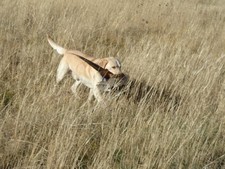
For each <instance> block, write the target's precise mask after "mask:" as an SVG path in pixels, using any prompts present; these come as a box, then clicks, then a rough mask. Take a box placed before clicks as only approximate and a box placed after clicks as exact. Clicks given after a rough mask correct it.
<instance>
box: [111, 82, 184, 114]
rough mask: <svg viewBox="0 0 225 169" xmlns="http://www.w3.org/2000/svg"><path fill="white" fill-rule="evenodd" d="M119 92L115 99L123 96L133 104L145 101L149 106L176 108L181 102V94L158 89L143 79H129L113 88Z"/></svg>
mask: <svg viewBox="0 0 225 169" xmlns="http://www.w3.org/2000/svg"><path fill="white" fill-rule="evenodd" d="M118 92H119V93H120V94H119V95H118V96H119V97H117V101H118V100H119V99H120V98H121V97H123V98H125V99H126V100H128V102H132V103H134V104H139V103H143V102H144V103H146V104H148V106H149V107H155V106H163V107H165V108H166V109H167V110H171V109H173V110H176V109H177V108H178V107H179V106H180V104H181V96H180V95H179V94H177V93H176V91H172V90H171V89H166V88H164V89H160V88H157V87H155V86H151V85H149V84H148V83H146V82H145V81H139V80H136V79H131V80H129V81H128V83H127V85H126V86H121V87H120V88H117V89H115V90H114V94H117V93H118Z"/></svg>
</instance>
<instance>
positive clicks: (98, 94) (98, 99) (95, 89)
mask: <svg viewBox="0 0 225 169" xmlns="http://www.w3.org/2000/svg"><path fill="white" fill-rule="evenodd" d="M92 90H93V94H94V96H95V98H96V99H97V101H98V102H101V101H102V96H101V93H100V91H99V89H98V87H97V86H96V87H94V88H93V89H92Z"/></svg>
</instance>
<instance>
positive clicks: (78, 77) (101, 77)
mask: <svg viewBox="0 0 225 169" xmlns="http://www.w3.org/2000/svg"><path fill="white" fill-rule="evenodd" d="M47 39H48V42H49V44H50V45H51V47H52V48H53V49H55V50H56V51H57V52H58V53H59V54H60V55H63V57H62V59H61V61H60V63H59V66H58V69H57V76H56V81H57V83H59V82H60V81H61V80H62V79H63V77H64V76H65V74H66V73H67V72H68V71H69V70H71V71H72V77H73V78H74V80H75V83H74V84H73V85H72V87H71V90H72V91H73V93H74V94H76V89H77V87H78V85H79V84H81V83H82V84H84V85H85V86H87V87H89V88H90V93H89V96H88V100H91V98H92V96H93V95H94V96H95V98H96V99H97V101H98V102H100V101H102V97H101V94H100V91H99V90H103V91H109V90H110V89H111V88H112V84H109V83H107V81H108V79H110V78H111V77H123V76H124V74H123V73H122V71H121V64H120V62H119V61H118V60H117V59H115V58H114V57H107V58H95V57H92V56H88V55H86V54H84V53H82V52H80V51H77V50H67V49H65V48H63V47H61V46H59V45H58V44H56V43H55V42H53V40H52V39H51V38H50V37H48V38H47ZM102 86H104V87H102Z"/></svg>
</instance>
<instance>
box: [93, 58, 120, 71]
mask: <svg viewBox="0 0 225 169" xmlns="http://www.w3.org/2000/svg"><path fill="white" fill-rule="evenodd" d="M97 64H98V65H99V66H101V67H102V68H104V69H107V70H109V71H110V72H111V73H113V74H114V75H117V74H121V73H122V71H121V64H120V61H119V60H118V59H116V58H114V57H108V58H103V59H101V60H100V61H99V63H97Z"/></svg>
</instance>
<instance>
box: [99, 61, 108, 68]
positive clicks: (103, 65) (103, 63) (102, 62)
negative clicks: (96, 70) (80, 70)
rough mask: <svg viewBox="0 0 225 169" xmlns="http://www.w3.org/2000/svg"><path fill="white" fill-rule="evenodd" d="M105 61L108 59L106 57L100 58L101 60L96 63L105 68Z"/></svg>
mask: <svg viewBox="0 0 225 169" xmlns="http://www.w3.org/2000/svg"><path fill="white" fill-rule="evenodd" d="M107 63H108V60H107V59H101V60H100V61H99V62H98V65H99V66H101V67H102V68H104V69H105V67H106V65H107Z"/></svg>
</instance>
